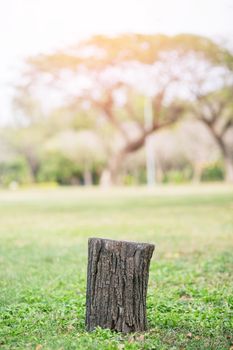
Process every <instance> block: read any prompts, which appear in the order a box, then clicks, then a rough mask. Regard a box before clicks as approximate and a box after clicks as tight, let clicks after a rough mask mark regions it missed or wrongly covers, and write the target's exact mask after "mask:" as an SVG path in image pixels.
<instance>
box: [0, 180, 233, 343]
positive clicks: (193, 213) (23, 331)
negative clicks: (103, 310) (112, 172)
mask: <svg viewBox="0 0 233 350" xmlns="http://www.w3.org/2000/svg"><path fill="white" fill-rule="evenodd" d="M0 222H1V226H0V349H22V350H24V349H35V350H44V349H57V350H58V349H60V350H61V349H69V350H72V349H98V350H99V349H100V350H102V349H103V350H104V349H128V350H129V349H132V350H133V349H150V350H152V349H161V350H162V349H180V350H181V349H201V350H204V349H206V350H207V349H208V350H209V349H217V350H223V349H227V350H229V349H230V348H231V347H232V346H233V276H232V273H233V187H230V186H224V185H206V186H196V187H194V186H192V187H191V186H178V187H169V186H167V187H159V188H157V189H155V190H153V191H152V190H148V189H144V188H140V189H134V188H130V189H127V190H122V189H115V190H111V191H110V190H109V191H107V190H105V191H102V192H101V191H100V190H98V189H93V190H91V189H89V190H85V189H77V188H63V189H53V190H46V189H41V190H39V189H37V190H36V189H30V190H29V189H26V190H16V191H1V192H0ZM91 236H98V237H106V238H113V239H126V240H134V241H137V240H138V241H145V242H152V243H154V244H155V245H156V248H155V252H154V256H153V260H152V262H151V268H150V280H149V288H148V299H147V308H148V320H149V330H148V331H147V332H146V333H144V334H133V335H122V334H117V333H113V332H111V331H109V330H101V329H96V330H95V331H94V332H92V333H87V332H86V331H85V326H84V318H85V287H86V286H85V283H86V263H87V240H88V237H91Z"/></svg>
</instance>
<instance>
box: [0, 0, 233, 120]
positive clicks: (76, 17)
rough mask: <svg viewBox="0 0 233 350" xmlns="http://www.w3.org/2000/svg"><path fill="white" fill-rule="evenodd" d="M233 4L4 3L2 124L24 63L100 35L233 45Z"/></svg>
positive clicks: (0, 6)
mask: <svg viewBox="0 0 233 350" xmlns="http://www.w3.org/2000/svg"><path fill="white" fill-rule="evenodd" d="M232 23H233V0H0V43H1V55H0V106H1V109H0V123H3V122H5V121H6V120H7V119H9V118H10V113H11V112H10V99H11V96H12V91H13V90H12V88H11V86H10V84H12V83H14V82H16V81H17V77H18V76H19V73H20V66H21V65H22V62H23V59H24V58H25V57H27V56H28V55H31V54H36V53H40V52H46V51H49V50H53V49H55V48H59V47H63V46H65V45H69V44H73V43H75V42H77V41H78V40H79V39H81V38H83V37H86V36H89V35H91V34H96V33H105V34H114V33H119V32H142V33H158V32H159V33H165V34H176V33H181V32H189V33H196V34H202V35H206V36H210V37H212V38H214V39H218V40H221V39H224V40H226V41H227V42H230V43H231V44H233V25H232Z"/></svg>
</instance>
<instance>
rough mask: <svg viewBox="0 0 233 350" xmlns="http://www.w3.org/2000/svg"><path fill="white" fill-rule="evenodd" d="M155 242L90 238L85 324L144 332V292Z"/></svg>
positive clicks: (93, 326) (145, 324)
mask: <svg viewBox="0 0 233 350" xmlns="http://www.w3.org/2000/svg"><path fill="white" fill-rule="evenodd" d="M153 251H154V245H152V244H147V243H136V242H126V241H113V240H109V239H100V238H90V239H89V242H88V269H87V295H86V297H87V300H86V327H87V330H88V331H91V330H93V329H94V328H95V327H97V326H100V327H102V328H109V329H112V330H115V331H118V332H123V333H129V332H138V331H145V330H146V329H147V319H146V294H147V285H148V278H149V265H150V259H151V257H152V254H153Z"/></svg>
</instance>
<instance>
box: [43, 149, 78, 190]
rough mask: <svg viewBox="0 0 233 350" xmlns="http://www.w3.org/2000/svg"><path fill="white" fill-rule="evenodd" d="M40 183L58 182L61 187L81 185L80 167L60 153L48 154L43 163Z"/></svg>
mask: <svg viewBox="0 0 233 350" xmlns="http://www.w3.org/2000/svg"><path fill="white" fill-rule="evenodd" d="M37 179H38V181H39V182H57V183H59V184H61V185H68V184H72V181H74V182H76V183H79V182H80V181H81V179H82V173H81V171H80V169H79V167H78V166H77V165H76V164H74V162H72V161H71V160H70V159H68V158H67V157H65V156H64V155H62V154H61V153H59V152H53V153H48V154H47V155H46V156H45V157H44V159H43V160H42V161H41V165H40V169H39V171H38V177H37Z"/></svg>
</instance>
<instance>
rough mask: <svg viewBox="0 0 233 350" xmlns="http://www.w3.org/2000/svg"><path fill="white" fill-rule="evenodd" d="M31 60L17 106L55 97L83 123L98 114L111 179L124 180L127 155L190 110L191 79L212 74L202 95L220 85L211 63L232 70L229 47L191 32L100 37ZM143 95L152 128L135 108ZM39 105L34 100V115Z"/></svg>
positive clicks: (95, 122) (96, 125)
mask: <svg viewBox="0 0 233 350" xmlns="http://www.w3.org/2000/svg"><path fill="white" fill-rule="evenodd" d="M27 63H28V65H27V67H28V69H27V71H26V73H25V74H24V82H23V83H22V85H21V86H19V87H18V95H17V98H18V100H17V104H18V106H20V108H23V109H24V110H25V106H26V107H27V106H28V103H26V104H25V103H24V102H21V100H22V98H24V96H27V99H26V100H28V96H31V98H32V101H37V99H38V97H39V98H41V99H42V100H43V104H44V105H46V106H47V107H48V103H49V102H50V104H51V105H52V107H53V108H54V105H56V103H58V105H59V104H60V105H63V106H66V108H65V109H66V110H67V111H69V115H70V114H72V113H73V114H74V111H76V114H77V113H78V114H79V115H80V116H83V117H82V118H83V122H82V123H83V125H85V123H86V122H87V121H88V120H90V118H86V116H87V115H89V114H92V115H94V116H95V118H94V119H95V120H93V119H92V121H93V129H95V130H98V131H99V132H100V133H102V134H104V137H105V136H106V135H108V136H109V138H108V146H107V148H106V152H107V154H108V166H107V170H106V171H107V172H108V173H109V177H108V178H109V180H110V182H117V181H118V174H119V169H120V166H121V164H122V162H123V161H124V159H125V158H126V156H127V155H128V154H130V153H133V152H136V151H137V150H139V149H140V148H141V147H143V146H144V144H145V141H146V138H147V137H148V136H149V135H151V134H152V133H154V132H155V131H157V130H160V129H162V128H164V127H167V126H170V125H172V124H174V123H175V122H176V121H177V120H179V118H180V117H181V116H182V114H183V111H184V107H186V106H185V104H184V103H183V102H182V100H190V99H191V100H192V96H191V90H192V84H193V82H194V81H195V79H196V80H198V79H199V75H200V74H202V77H203V76H204V75H203V74H206V75H205V77H206V79H205V80H206V81H207V83H208V84H209V85H208V84H207V85H206V86H205V87H204V90H203V92H205V94H207V93H208V94H209V93H212V91H213V90H215V89H216V85H215V84H213V83H212V82H213V81H214V77H211V79H212V80H211V79H209V78H208V76H207V73H208V69H207V68H210V67H211V68H213V71H214V72H215V71H217V73H216V74H217V75H218V73H219V70H218V69H219V68H221V69H223V70H224V72H225V71H227V72H229V71H231V70H232V67H233V64H232V56H231V54H230V53H229V52H228V51H227V50H225V49H224V48H222V47H220V46H218V45H217V44H215V43H213V42H212V41H211V40H210V39H207V38H203V37H199V36H193V35H178V36H174V37H168V36H163V35H137V34H127V35H119V36H116V37H105V36H95V37H92V38H91V39H89V40H86V41H83V42H81V43H79V44H78V45H76V46H74V47H70V48H68V49H66V50H63V51H59V52H55V53H53V54H48V55H39V56H36V57H32V58H29V59H28V61H27ZM193 66H195V69H193ZM198 74H199V75H198ZM219 75H221V74H220V73H219ZM220 85H221V84H220ZM22 91H23V94H22ZM41 91H43V93H42V94H41ZM51 91H52V92H51ZM145 95H148V96H150V97H151V100H152V107H153V108H152V109H153V111H152V116H153V120H152V123H151V125H150V127H148V126H146V125H145V121H144V112H143V108H140V107H139V106H137V103H138V102H139V101H140V100H142V101H144V98H143V96H145ZM48 97H50V98H48ZM141 97H142V99H141ZM44 100H46V101H44ZM49 100H51V101H49ZM45 102H46V103H45ZM143 103H144V102H143ZM33 106H34V104H33V103H32V104H30V103H29V107H30V108H29V109H28V111H29V112H30V110H32V111H34V109H33ZM50 107H51V106H50ZM44 109H46V108H44ZM28 111H26V113H25V114H27V115H28V114H30V113H31V112H30V113H28ZM67 116H68V114H67V115H66V117H67ZM96 116H98V118H96ZM84 127H85V126H84ZM131 130H134V132H133V133H132V132H131ZM106 171H105V174H106Z"/></svg>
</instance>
